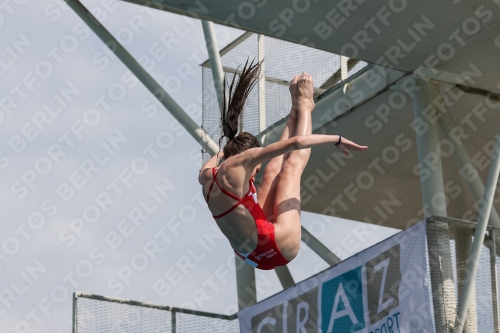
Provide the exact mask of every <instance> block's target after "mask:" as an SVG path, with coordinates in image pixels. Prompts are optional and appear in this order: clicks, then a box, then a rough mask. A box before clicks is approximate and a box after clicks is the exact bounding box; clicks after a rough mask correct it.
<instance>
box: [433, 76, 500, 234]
mask: <svg viewBox="0 0 500 333" xmlns="http://www.w3.org/2000/svg"><path fill="white" fill-rule="evenodd" d="M429 84H432V85H434V86H435V84H434V82H432V81H430V83H429ZM435 91H436V92H437V93H438V94H439V93H440V92H439V89H438V88H437V87H436V89H435ZM438 97H439V96H434V100H436V98H438ZM442 107H443V108H444V109H442V110H440V117H438V124H439V128H440V129H441V133H443V135H444V137H445V138H446V139H448V140H449V141H450V142H453V143H454V144H455V149H453V158H454V160H455V163H456V164H457V166H458V169H459V170H469V171H470V173H471V174H474V175H479V172H478V171H477V170H476V167H475V166H474V163H472V162H471V159H470V157H469V153H467V150H466V149H465V146H464V144H463V143H462V141H461V140H460V138H457V137H456V135H453V134H454V133H456V130H457V125H456V124H455V121H454V120H453V117H452V116H451V114H450V111H449V110H448V109H447V108H446V106H445V105H444V104H443V105H442ZM460 174H461V175H462V176H463V177H465V175H464V174H463V173H462V172H460ZM465 183H466V184H467V187H468V188H469V192H470V193H471V195H472V198H473V199H474V202H481V200H482V196H483V193H484V184H483V181H482V180H481V177H479V176H476V177H474V179H472V180H466V181H465ZM489 224H490V225H493V226H495V227H500V217H499V216H498V213H497V210H496V209H495V207H492V208H491V214H490V218H489Z"/></svg>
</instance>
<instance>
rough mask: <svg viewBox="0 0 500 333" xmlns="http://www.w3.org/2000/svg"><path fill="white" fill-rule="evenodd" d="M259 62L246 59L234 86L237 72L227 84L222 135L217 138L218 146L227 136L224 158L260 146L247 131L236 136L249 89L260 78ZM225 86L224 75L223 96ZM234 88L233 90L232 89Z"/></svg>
mask: <svg viewBox="0 0 500 333" xmlns="http://www.w3.org/2000/svg"><path fill="white" fill-rule="evenodd" d="M261 65H262V61H261V62H257V63H255V64H254V60H252V62H251V63H250V64H248V59H247V61H246V63H245V65H244V66H243V70H242V71H241V73H240V74H239V78H238V81H237V82H236V86H235V85H234V83H235V82H234V81H235V79H236V76H237V73H235V74H234V76H233V79H232V81H231V84H230V85H229V94H228V98H227V105H226V98H223V104H222V105H223V106H222V110H223V112H222V119H221V120H222V131H223V133H224V134H223V135H222V136H221V137H220V139H219V147H220V145H221V141H222V139H223V138H224V137H227V138H228V143H227V144H226V146H225V147H224V150H223V152H224V159H227V158H228V157H229V156H233V155H236V154H238V153H240V152H242V151H244V150H247V149H249V148H253V147H260V144H259V141H258V140H257V138H255V137H254V136H253V135H252V134H250V133H247V132H241V133H240V134H239V135H237V136H236V133H237V132H238V118H239V116H240V114H241V112H242V111H243V107H244V105H245V101H246V100H247V97H248V95H249V94H250V91H251V90H252V88H253V87H254V86H255V84H256V83H257V81H258V80H259V79H260V68H261ZM226 86H227V81H226V77H224V89H223V96H226ZM233 89H234V90H233Z"/></svg>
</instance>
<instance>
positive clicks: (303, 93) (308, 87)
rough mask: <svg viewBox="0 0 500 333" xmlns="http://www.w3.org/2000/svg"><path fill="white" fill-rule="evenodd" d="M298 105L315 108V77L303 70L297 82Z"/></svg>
mask: <svg viewBox="0 0 500 333" xmlns="http://www.w3.org/2000/svg"><path fill="white" fill-rule="evenodd" d="M297 103H298V104H297V106H298V107H299V108H306V109H308V110H309V111H312V110H313V109H314V97H313V79H312V77H311V75H309V74H307V73H306V72H303V73H302V75H301V76H300V78H299V80H298V82H297Z"/></svg>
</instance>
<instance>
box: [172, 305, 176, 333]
mask: <svg viewBox="0 0 500 333" xmlns="http://www.w3.org/2000/svg"><path fill="white" fill-rule="evenodd" d="M176 332H177V316H176V315H175V310H172V333H176Z"/></svg>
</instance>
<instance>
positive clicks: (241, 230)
mask: <svg viewBox="0 0 500 333" xmlns="http://www.w3.org/2000/svg"><path fill="white" fill-rule="evenodd" d="M260 65H261V63H256V64H254V63H253V61H252V63H250V65H248V61H247V63H246V64H245V66H244V68H243V71H242V73H241V74H240V76H239V79H238V82H237V83H236V86H235V87H234V92H233V85H234V81H235V78H234V77H233V80H232V82H231V85H230V86H229V99H228V103H227V105H226V103H224V105H223V110H224V112H223V115H222V129H223V132H224V135H223V136H222V137H221V139H222V138H223V137H224V136H226V137H227V138H228V142H227V144H226V145H225V146H224V149H223V150H222V151H220V152H219V153H218V154H216V155H215V156H213V157H212V158H211V159H210V160H208V161H207V162H206V163H205V165H204V166H203V167H202V169H201V171H200V174H199V177H198V180H199V182H200V184H201V185H202V191H203V195H204V197H205V199H206V201H207V205H208V207H209V209H210V211H211V212H212V214H213V217H214V219H215V221H216V223H217V225H218V226H219V228H220V229H221V231H222V233H223V234H224V235H225V236H226V237H227V239H228V240H229V242H230V244H231V246H232V247H233V249H234V251H235V253H236V254H237V255H238V256H239V257H240V258H241V259H243V260H244V261H245V262H246V263H248V264H250V265H251V266H253V267H256V268H259V269H265V270H268V269H273V268H276V266H283V265H286V264H288V263H289V262H290V261H291V260H293V259H294V258H295V256H296V255H297V253H298V251H299V247H300V241H301V224H300V177H301V175H302V172H303V171H304V168H305V166H306V164H307V161H308V160H309V156H310V154H311V149H310V147H313V146H317V145H322V144H332V146H333V145H335V147H337V148H338V149H339V150H340V151H341V152H343V153H344V154H346V155H349V152H348V151H347V149H351V150H359V151H362V150H365V149H366V148H367V146H359V145H357V144H356V143H354V142H352V141H349V140H347V139H346V138H344V137H341V136H340V135H316V134H311V132H312V125H311V111H312V110H313V109H314V100H313V80H312V78H311V76H310V75H309V74H307V73H302V75H300V76H295V77H294V78H293V79H292V81H291V83H290V95H291V97H292V109H291V110H290V115H289V116H288V120H287V122H286V125H285V128H284V129H283V133H282V134H281V137H280V139H279V141H278V142H276V143H273V144H270V145H268V146H267V147H263V148H262V147H260V145H259V142H258V141H257V139H256V138H255V137H254V136H253V135H252V134H250V133H247V132H240V133H239V134H238V135H236V132H237V130H238V116H239V115H240V113H241V112H242V110H243V105H244V103H245V100H246V98H247V96H248V94H249V93H250V91H251V90H252V88H253V86H254V85H255V83H256V82H257V81H258V80H259V76H260ZM235 77H236V75H235ZM225 93H226V87H225V85H224V94H225ZM219 144H220V140H219ZM221 159H222V160H223V162H222V163H221V164H220V165H218V162H219V160H221ZM267 161H269V163H268V164H267V166H266V168H265V170H264V174H263V175H262V181H261V183H260V186H259V189H258V190H256V188H255V186H254V183H253V182H254V177H255V175H256V174H257V173H258V172H259V171H260V169H261V166H262V163H264V162H267ZM214 184H215V185H214Z"/></svg>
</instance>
